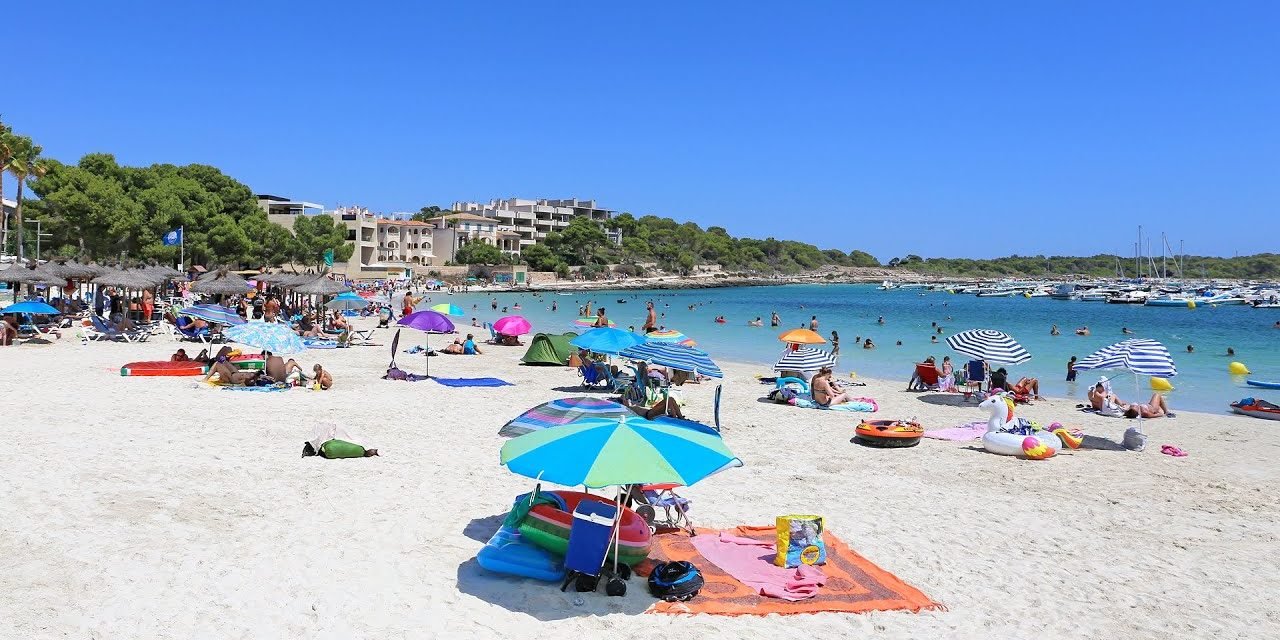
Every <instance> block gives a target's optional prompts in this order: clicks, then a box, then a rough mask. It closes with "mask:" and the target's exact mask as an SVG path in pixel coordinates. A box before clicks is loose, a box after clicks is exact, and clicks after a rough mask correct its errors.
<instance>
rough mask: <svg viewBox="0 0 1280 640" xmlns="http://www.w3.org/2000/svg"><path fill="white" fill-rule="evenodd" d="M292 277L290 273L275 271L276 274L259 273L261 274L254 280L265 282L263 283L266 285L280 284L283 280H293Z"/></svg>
mask: <svg viewBox="0 0 1280 640" xmlns="http://www.w3.org/2000/svg"><path fill="white" fill-rule="evenodd" d="M293 276H294V274H292V273H286V272H284V271H277V272H275V273H261V274H258V277H257V278H255V279H256V280H257V281H258V282H265V283H267V284H280V283H281V282H283V281H285V280H289V279H292V278H293Z"/></svg>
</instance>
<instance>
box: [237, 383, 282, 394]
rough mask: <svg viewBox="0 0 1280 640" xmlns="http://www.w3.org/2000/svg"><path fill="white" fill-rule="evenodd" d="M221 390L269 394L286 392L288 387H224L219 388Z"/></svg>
mask: <svg viewBox="0 0 1280 640" xmlns="http://www.w3.org/2000/svg"><path fill="white" fill-rule="evenodd" d="M221 389H222V390H223V391H254V392H257V393H267V392H271V391H288V390H289V387H288V386H287V385H282V384H273V385H266V386H262V387H232V386H225V387H221Z"/></svg>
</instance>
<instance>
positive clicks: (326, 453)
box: [320, 440, 364, 460]
mask: <svg viewBox="0 0 1280 640" xmlns="http://www.w3.org/2000/svg"><path fill="white" fill-rule="evenodd" d="M320 455H321V456H323V457H325V458H328V459H330V460H333V459H334V458H363V457H364V447H362V446H360V445H358V444H355V443H352V442H347V441H346V440H329V441H327V442H325V443H324V444H322V445H320Z"/></svg>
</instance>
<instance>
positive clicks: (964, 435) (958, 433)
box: [924, 422, 987, 442]
mask: <svg viewBox="0 0 1280 640" xmlns="http://www.w3.org/2000/svg"><path fill="white" fill-rule="evenodd" d="M986 432H987V423H985V422H970V423H969V424H962V425H960V426H958V427H951V428H949V429H929V430H927V431H925V432H924V437H926V438H933V439H935V440H950V441H952V442H968V441H970V440H977V439H978V438H981V437H982V434H984V433H986Z"/></svg>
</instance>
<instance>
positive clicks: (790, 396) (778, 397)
mask: <svg viewBox="0 0 1280 640" xmlns="http://www.w3.org/2000/svg"><path fill="white" fill-rule="evenodd" d="M769 399H770V400H772V401H773V402H774V404H792V403H793V402H794V401H795V399H796V392H795V391H792V390H791V389H788V388H787V387H782V388H781V389H774V390H773V391H770V392H769Z"/></svg>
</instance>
